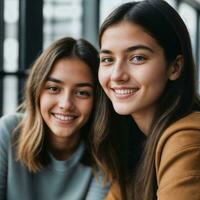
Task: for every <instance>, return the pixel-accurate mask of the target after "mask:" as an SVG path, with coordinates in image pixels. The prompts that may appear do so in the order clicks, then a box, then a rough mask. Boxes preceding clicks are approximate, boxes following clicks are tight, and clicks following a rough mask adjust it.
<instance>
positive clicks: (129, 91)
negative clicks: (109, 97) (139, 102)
mask: <svg viewBox="0 0 200 200" xmlns="http://www.w3.org/2000/svg"><path fill="white" fill-rule="evenodd" d="M112 90H113V92H114V95H115V96H116V97H117V98H120V99H125V98H129V97H130V96H133V95H135V93H136V92H137V91H138V90H139V88H112Z"/></svg>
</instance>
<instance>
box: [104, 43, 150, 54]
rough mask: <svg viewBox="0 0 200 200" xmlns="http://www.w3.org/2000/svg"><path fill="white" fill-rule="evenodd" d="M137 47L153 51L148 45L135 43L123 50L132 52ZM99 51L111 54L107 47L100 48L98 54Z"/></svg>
mask: <svg viewBox="0 0 200 200" xmlns="http://www.w3.org/2000/svg"><path fill="white" fill-rule="evenodd" d="M138 49H144V50H148V51H150V52H152V53H153V49H151V48H150V47H148V46H145V45H135V46H131V47H128V48H127V49H126V50H125V52H127V53H129V52H132V51H136V50H138ZM101 53H104V54H112V51H110V50H108V49H101V50H100V54H101Z"/></svg>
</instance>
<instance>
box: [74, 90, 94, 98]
mask: <svg viewBox="0 0 200 200" xmlns="http://www.w3.org/2000/svg"><path fill="white" fill-rule="evenodd" d="M75 95H76V96H77V97H79V98H84V99H85V98H89V97H91V96H92V91H89V90H76V91H75Z"/></svg>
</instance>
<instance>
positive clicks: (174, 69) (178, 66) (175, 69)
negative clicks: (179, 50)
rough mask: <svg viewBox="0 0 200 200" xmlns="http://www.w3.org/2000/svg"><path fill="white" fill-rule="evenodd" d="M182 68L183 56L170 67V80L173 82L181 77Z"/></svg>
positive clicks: (177, 58) (179, 56) (178, 57)
mask: <svg viewBox="0 0 200 200" xmlns="http://www.w3.org/2000/svg"><path fill="white" fill-rule="evenodd" d="M182 68H183V56H182V55H178V56H177V57H176V59H175V60H174V61H173V62H172V64H171V65H170V68H169V80H171V81H174V80H176V79H177V78H178V77H179V76H180V74H181V72H182Z"/></svg>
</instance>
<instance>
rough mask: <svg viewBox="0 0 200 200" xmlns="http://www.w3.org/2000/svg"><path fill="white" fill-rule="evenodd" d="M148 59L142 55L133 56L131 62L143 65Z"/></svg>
mask: <svg viewBox="0 0 200 200" xmlns="http://www.w3.org/2000/svg"><path fill="white" fill-rule="evenodd" d="M145 60H146V58H145V57H144V56H141V55H135V56H133V57H132V58H131V59H130V61H131V62H132V63H134V64H143V63H144V62H145Z"/></svg>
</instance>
